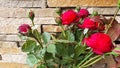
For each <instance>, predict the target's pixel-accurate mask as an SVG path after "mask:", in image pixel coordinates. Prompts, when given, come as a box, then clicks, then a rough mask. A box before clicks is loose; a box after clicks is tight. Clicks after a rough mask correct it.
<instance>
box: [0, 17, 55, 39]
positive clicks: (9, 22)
mask: <svg viewBox="0 0 120 68" xmlns="http://www.w3.org/2000/svg"><path fill="white" fill-rule="evenodd" d="M0 23H1V24H2V25H1V26H0V34H16V33H18V27H19V26H20V25H21V24H25V23H26V24H30V25H31V24H32V23H31V21H30V19H29V18H0ZM35 24H36V25H37V26H38V27H37V29H38V30H39V31H40V25H41V24H55V20H54V18H53V17H45V18H35ZM0 39H1V37H0Z"/></svg>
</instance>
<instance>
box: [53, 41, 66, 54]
mask: <svg viewBox="0 0 120 68" xmlns="http://www.w3.org/2000/svg"><path fill="white" fill-rule="evenodd" d="M55 45H56V51H57V52H56V53H57V55H58V56H66V55H67V50H66V46H65V44H63V43H56V44H55Z"/></svg>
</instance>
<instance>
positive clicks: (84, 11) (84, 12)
mask: <svg viewBox="0 0 120 68" xmlns="http://www.w3.org/2000/svg"><path fill="white" fill-rule="evenodd" d="M78 15H79V17H81V18H85V17H88V15H89V12H88V10H87V9H80V11H79V12H78Z"/></svg>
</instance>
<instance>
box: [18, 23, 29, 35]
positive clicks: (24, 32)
mask: <svg viewBox="0 0 120 68" xmlns="http://www.w3.org/2000/svg"><path fill="white" fill-rule="evenodd" d="M18 30H19V33H20V34H22V35H25V36H27V35H28V33H29V31H30V30H31V27H30V26H29V25H28V24H22V25H21V26H19V28H18Z"/></svg>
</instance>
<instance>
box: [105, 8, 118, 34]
mask: <svg viewBox="0 0 120 68" xmlns="http://www.w3.org/2000/svg"><path fill="white" fill-rule="evenodd" d="M119 9H120V8H117V9H116V11H115V14H114V17H113V18H112V20H111V22H110V24H109V25H108V27H107V29H106V31H105V34H107V32H108V30H109V29H110V27H111V25H112V23H113V22H114V20H115V17H116V16H117V13H118V12H119Z"/></svg>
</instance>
